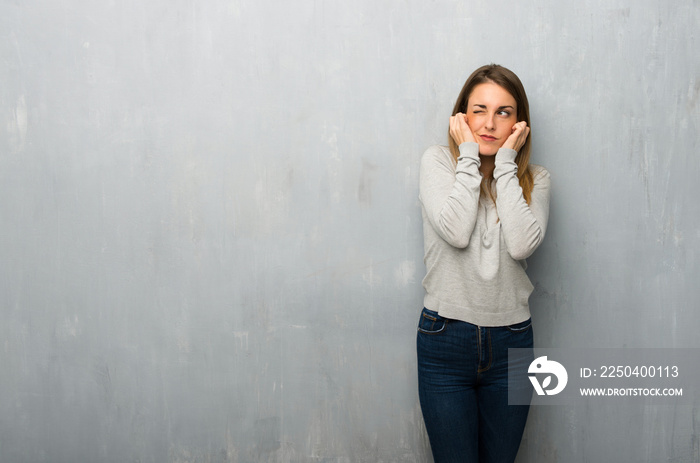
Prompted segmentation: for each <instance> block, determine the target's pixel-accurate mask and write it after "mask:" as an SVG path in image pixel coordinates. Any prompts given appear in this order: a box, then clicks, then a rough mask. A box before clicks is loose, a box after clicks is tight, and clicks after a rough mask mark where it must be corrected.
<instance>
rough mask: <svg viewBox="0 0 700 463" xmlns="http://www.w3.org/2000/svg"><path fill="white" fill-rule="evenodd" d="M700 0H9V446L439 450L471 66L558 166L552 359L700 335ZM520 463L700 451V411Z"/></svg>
mask: <svg viewBox="0 0 700 463" xmlns="http://www.w3.org/2000/svg"><path fill="white" fill-rule="evenodd" d="M699 31H700V3H698V1H696V0H693V1H690V0H684V1H676V2H672V3H669V2H664V1H660V0H635V1H630V0H626V1H622V0H613V1H602V0H583V1H580V2H562V1H559V0H536V1H533V2H516V1H498V0H496V1H492V2H476V1H463V0H435V1H417V0H402V1H399V0H390V1H385V2H377V1H373V0H358V1H353V2H347V1H343V2H341V1H337V0H325V1H321V0H314V1H298V2H282V1H276V2H269V1H267V2H266V1H262V2H253V1H246V0H208V1H199V0H168V1H166V0H149V1H136V0H123V1H114V0H111V1H101V2H95V1H88V0H63V1H61V2H56V1H52V0H27V1H25V0H14V1H12V0H2V1H0V198H1V199H0V223H1V224H2V225H1V226H0V262H1V265H0V320H1V323H0V367H1V373H0V461H3V462H56V463H59V462H67V463H68V462H70V463H75V462H98V461H99V462H120V463H122V462H143V463H145V462H164V461H172V462H241V463H242V462H334V463H346V462H426V461H431V457H430V456H429V447H428V443H427V438H426V435H425V431H424V427H423V423H422V418H421V414H420V408H419V406H418V400H417V385H416V367H415V351H414V348H415V347H414V346H415V327H416V324H417V321H418V314H419V311H420V309H421V307H422V305H421V303H422V295H423V292H422V291H423V290H422V287H421V279H422V277H423V274H424V271H425V270H424V266H423V262H422V257H423V250H422V246H423V245H422V230H421V217H420V207H419V203H418V199H417V186H418V164H419V159H420V156H421V155H422V153H423V151H424V150H425V149H426V148H427V147H428V146H429V145H432V144H436V143H441V144H444V143H446V132H447V122H448V117H449V114H450V111H451V107H452V105H453V103H454V100H455V98H456V96H457V94H458V92H459V90H460V88H461V86H462V84H463V82H464V80H465V79H466V77H467V76H468V75H469V73H470V72H471V71H472V70H473V69H475V68H476V67H478V66H480V65H482V64H485V63H489V62H497V63H500V64H503V65H505V66H507V67H509V68H511V69H512V70H514V71H515V72H516V73H517V74H518V75H519V76H520V77H521V79H522V80H523V83H524V84H525V87H526V89H527V90H528V94H529V98H530V104H531V114H532V120H533V122H532V137H533V148H534V154H533V159H532V160H533V162H535V163H538V164H542V165H545V166H546V167H547V168H548V169H549V171H550V172H551V175H552V186H553V191H552V207H551V220H550V227H549V230H548V236H547V238H546V240H545V242H544V244H543V245H542V247H541V248H540V250H538V252H537V253H536V254H535V256H533V257H532V258H531V259H530V261H529V264H530V267H529V272H530V276H531V279H532V281H533V283H534V284H535V286H536V289H535V292H534V294H533V296H532V298H531V307H532V313H533V320H534V323H535V339H536V344H537V345H540V346H551V347H568V346H576V347H581V346H607V347H622V346H627V347H700V340H699V338H698V335H697V332H698V326H700V312H699V311H698V309H699V307H698V305H699V301H700V285H699V284H698V282H699V281H700V257H699V254H698V251H699V250H700V245H699V244H698V243H699V242H700V202H699V201H698V197H699V196H700V186H699V185H700V182H699V181H698V178H699V177H700V156H699V155H698V154H699V153H698V151H699V149H700V136H699V135H698V128H699V127H700V58H699V57H698V56H699V55H698V51H697V50H698V49H699V48H700V38H699V35H700V32H699ZM697 405H698V406H696V407H692V408H683V409H679V408H677V407H661V406H655V407H652V406H644V407H639V406H635V405H630V404H629V403H625V402H622V401H617V402H608V403H598V404H597V405H596V404H593V403H592V404H587V405H580V406H571V407H537V408H533V410H532V412H531V415H530V420H529V423H528V427H527V430H526V433H525V437H524V440H523V445H522V447H521V453H520V456H519V458H518V461H519V462H603V461H617V462H660V461H664V462H699V461H700V404H697Z"/></svg>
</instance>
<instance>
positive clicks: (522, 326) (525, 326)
mask: <svg viewBox="0 0 700 463" xmlns="http://www.w3.org/2000/svg"><path fill="white" fill-rule="evenodd" d="M531 326H532V319H530V318H528V319H527V320H525V321H524V322H520V323H516V324H514V325H510V326H506V328H508V331H510V332H511V333H524V332H526V331H527V330H529V329H530V327H531Z"/></svg>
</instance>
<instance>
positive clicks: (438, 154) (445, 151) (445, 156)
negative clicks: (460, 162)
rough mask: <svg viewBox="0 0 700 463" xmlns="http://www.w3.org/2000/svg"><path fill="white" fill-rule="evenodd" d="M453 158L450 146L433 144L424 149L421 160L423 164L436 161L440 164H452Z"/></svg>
mask: <svg viewBox="0 0 700 463" xmlns="http://www.w3.org/2000/svg"><path fill="white" fill-rule="evenodd" d="M453 159H454V158H453V157H452V153H451V152H450V148H449V147H448V146H443V145H433V146H429V147H428V149H426V150H425V152H424V153H423V157H422V158H421V161H422V163H423V164H425V163H426V162H429V163H434V162H438V163H441V164H448V165H453V163H454V161H453Z"/></svg>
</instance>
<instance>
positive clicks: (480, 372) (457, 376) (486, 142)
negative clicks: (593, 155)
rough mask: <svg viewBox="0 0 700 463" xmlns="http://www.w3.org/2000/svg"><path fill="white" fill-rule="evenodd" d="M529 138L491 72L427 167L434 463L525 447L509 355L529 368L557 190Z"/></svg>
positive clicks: (460, 104) (421, 377) (502, 72)
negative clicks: (533, 277)
mask: <svg viewBox="0 0 700 463" xmlns="http://www.w3.org/2000/svg"><path fill="white" fill-rule="evenodd" d="M529 134H530V114H529V108H528V102H527V96H526V95H525V89H524V88H523V85H522V83H521V82H520V79H518V77H517V76H516V75H515V74H514V73H513V72H511V71H509V70H508V69H506V68H504V67H502V66H498V65H494V64H492V65H488V66H483V67H481V68H479V69H477V70H476V71H474V73H473V74H472V75H471V76H470V77H469V78H468V79H467V81H466V83H465V84H464V87H463V88H462V91H461V93H460V95H459V97H458V98H457V102H456V104H455V106H454V110H453V111H452V117H451V118H450V129H449V148H448V147H444V146H433V147H430V148H429V149H428V150H427V151H426V152H425V154H424V155H423V158H422V160H421V170H420V201H421V204H422V212H423V233H424V239H425V265H426V270H427V274H426V276H425V279H424V280H423V286H424V287H425V300H424V306H425V308H424V309H423V312H422V313H421V317H420V322H419V326H418V337H417V353H418V382H419V393H420V403H421V409H422V411H423V418H424V420H425V425H426V429H427V431H428V437H429V438H430V446H431V449H432V452H433V457H434V459H435V462H436V463H443V462H482V463H483V462H497V463H503V462H512V461H513V460H514V459H515V456H516V454H517V452H518V447H519V446H520V440H521V438H522V434H523V430H524V428H525V421H526V420H527V414H528V410H529V405H508V364H507V362H508V348H525V349H529V351H526V352H529V355H528V358H529V359H531V358H532V354H531V350H532V327H531V325H530V310H529V307H528V298H529V296H530V293H531V292H532V289H533V286H532V284H531V283H530V280H529V279H528V277H527V275H526V274H525V268H526V263H525V259H526V258H527V257H528V256H530V255H531V254H532V253H533V252H534V251H535V249H537V247H538V246H539V245H540V243H541V242H542V239H543V237H544V234H545V230H546V228H547V218H548V215H549V184H550V181H549V173H548V172H547V171H546V170H545V169H544V168H543V167H540V166H535V165H530V164H529V158H530V137H529V136H528V135H529ZM528 362H529V361H528ZM523 379H524V381H525V382H527V379H525V378H523ZM524 387H530V385H529V383H528V384H526V385H524ZM529 393H531V390H528V394H529ZM528 397H529V396H528Z"/></svg>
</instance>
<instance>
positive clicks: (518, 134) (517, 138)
mask: <svg viewBox="0 0 700 463" xmlns="http://www.w3.org/2000/svg"><path fill="white" fill-rule="evenodd" d="M528 135H530V127H528V126H527V122H525V121H520V122H517V123H516V124H515V125H513V127H512V128H511V135H510V137H508V140H506V142H505V144H504V145H503V146H504V147H505V148H510V149H514V150H515V151H520V148H522V147H523V145H524V144H525V141H526V140H527V137H528Z"/></svg>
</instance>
